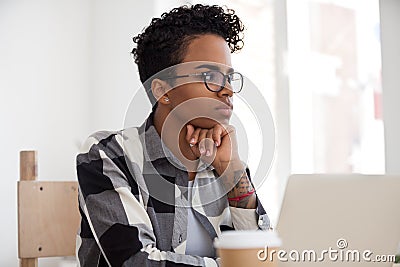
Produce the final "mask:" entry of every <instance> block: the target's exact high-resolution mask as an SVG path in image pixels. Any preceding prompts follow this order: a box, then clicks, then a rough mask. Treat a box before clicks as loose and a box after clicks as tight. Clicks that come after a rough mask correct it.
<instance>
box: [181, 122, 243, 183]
mask: <svg viewBox="0 0 400 267" xmlns="http://www.w3.org/2000/svg"><path fill="white" fill-rule="evenodd" d="M186 127H187V131H186V141H187V142H188V143H189V145H190V148H191V150H192V152H193V154H194V155H195V156H196V157H199V158H201V159H202V160H204V161H205V162H207V163H209V164H211V165H212V166H213V167H214V168H215V170H216V171H217V173H218V174H219V175H221V174H222V173H223V172H224V171H225V169H226V168H227V167H228V165H229V163H231V164H232V163H238V164H241V163H240V158H239V154H238V146H237V141H236V132H235V128H234V127H233V126H231V125H226V126H222V125H220V124H216V125H215V126H214V127H213V128H211V129H202V128H194V127H193V125H191V124H188V125H187V126H186Z"/></svg>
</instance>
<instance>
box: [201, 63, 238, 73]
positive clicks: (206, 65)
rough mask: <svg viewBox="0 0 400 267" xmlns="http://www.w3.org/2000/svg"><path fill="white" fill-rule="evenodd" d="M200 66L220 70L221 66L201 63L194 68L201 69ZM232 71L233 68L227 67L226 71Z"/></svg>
mask: <svg viewBox="0 0 400 267" xmlns="http://www.w3.org/2000/svg"><path fill="white" fill-rule="evenodd" d="M201 68H206V69H210V70H218V71H221V68H220V67H218V66H216V65H211V64H202V65H199V66H197V67H196V68H195V69H201ZM231 72H234V69H233V68H229V69H228V73H231Z"/></svg>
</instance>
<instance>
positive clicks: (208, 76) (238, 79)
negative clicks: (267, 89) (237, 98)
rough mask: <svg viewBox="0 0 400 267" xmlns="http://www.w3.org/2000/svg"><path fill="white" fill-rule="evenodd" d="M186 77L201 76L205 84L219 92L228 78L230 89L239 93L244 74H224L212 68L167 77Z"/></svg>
mask: <svg viewBox="0 0 400 267" xmlns="http://www.w3.org/2000/svg"><path fill="white" fill-rule="evenodd" d="M186 77H201V78H202V80H203V82H204V85H205V86H206V88H207V89H208V90H210V91H211V92H219V91H221V90H222V89H224V87H225V85H226V81H227V80H228V83H229V89H231V90H232V91H233V92H234V93H239V92H240V91H241V90H242V88H243V75H242V74H241V73H239V72H232V73H229V74H224V73H222V72H220V71H217V70H212V71H206V72H201V73H193V74H187V75H178V76H174V77H167V78H165V79H177V78H186Z"/></svg>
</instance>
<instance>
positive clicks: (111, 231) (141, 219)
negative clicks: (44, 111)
mask: <svg viewBox="0 0 400 267" xmlns="http://www.w3.org/2000/svg"><path fill="white" fill-rule="evenodd" d="M113 138H114V139H115V136H108V137H104V138H102V139H100V140H99V139H95V138H93V137H90V138H89V141H88V142H89V143H90V145H89V146H88V145H86V147H88V149H87V151H86V152H83V153H81V154H79V155H78V156H77V175H78V182H79V205H80V212H81V215H82V222H81V232H80V236H81V237H82V239H90V238H92V239H94V240H95V243H94V241H93V243H92V244H96V245H97V246H96V248H94V246H87V247H83V246H82V245H83V243H81V244H80V247H79V248H78V260H79V261H80V266H82V267H84V266H91V267H92V266H93V265H91V264H89V262H90V263H93V262H96V264H97V266H100V262H103V263H104V262H105V263H106V264H107V265H109V266H182V267H183V266H218V263H217V261H216V260H215V259H212V258H206V257H200V256H192V255H184V254H178V253H175V252H173V251H162V250H160V249H158V248H157V245H156V244H157V242H156V241H157V240H156V236H155V234H154V231H153V225H152V222H151V220H150V218H149V216H148V214H147V212H146V209H145V206H144V204H143V199H142V197H141V194H140V190H139V187H138V186H137V184H136V183H135V177H132V176H131V175H132V173H131V172H130V171H127V169H128V167H127V164H126V162H125V158H124V154H123V151H122V148H121V146H118V145H117V142H113V141H112V140H113ZM136 167H137V166H136ZM85 229H86V232H85ZM96 250H97V251H100V253H97V254H96V253H94V252H93V251H96ZM90 257H92V258H90ZM84 262H87V263H88V264H87V265H85V264H83V263H84Z"/></svg>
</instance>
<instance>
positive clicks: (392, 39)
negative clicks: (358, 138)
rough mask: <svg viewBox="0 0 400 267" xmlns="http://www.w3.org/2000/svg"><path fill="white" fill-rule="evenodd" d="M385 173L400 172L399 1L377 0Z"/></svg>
mask: <svg viewBox="0 0 400 267" xmlns="http://www.w3.org/2000/svg"><path fill="white" fill-rule="evenodd" d="M379 8H380V14H381V45H382V87H383V120H384V122H385V156H386V173H388V174H400V161H399V159H400V119H399V114H400V105H399V104H400V103H399V102H400V75H399V69H400V49H399V48H400V34H399V25H400V16H399V14H400V1H398V0H380V2H379Z"/></svg>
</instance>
